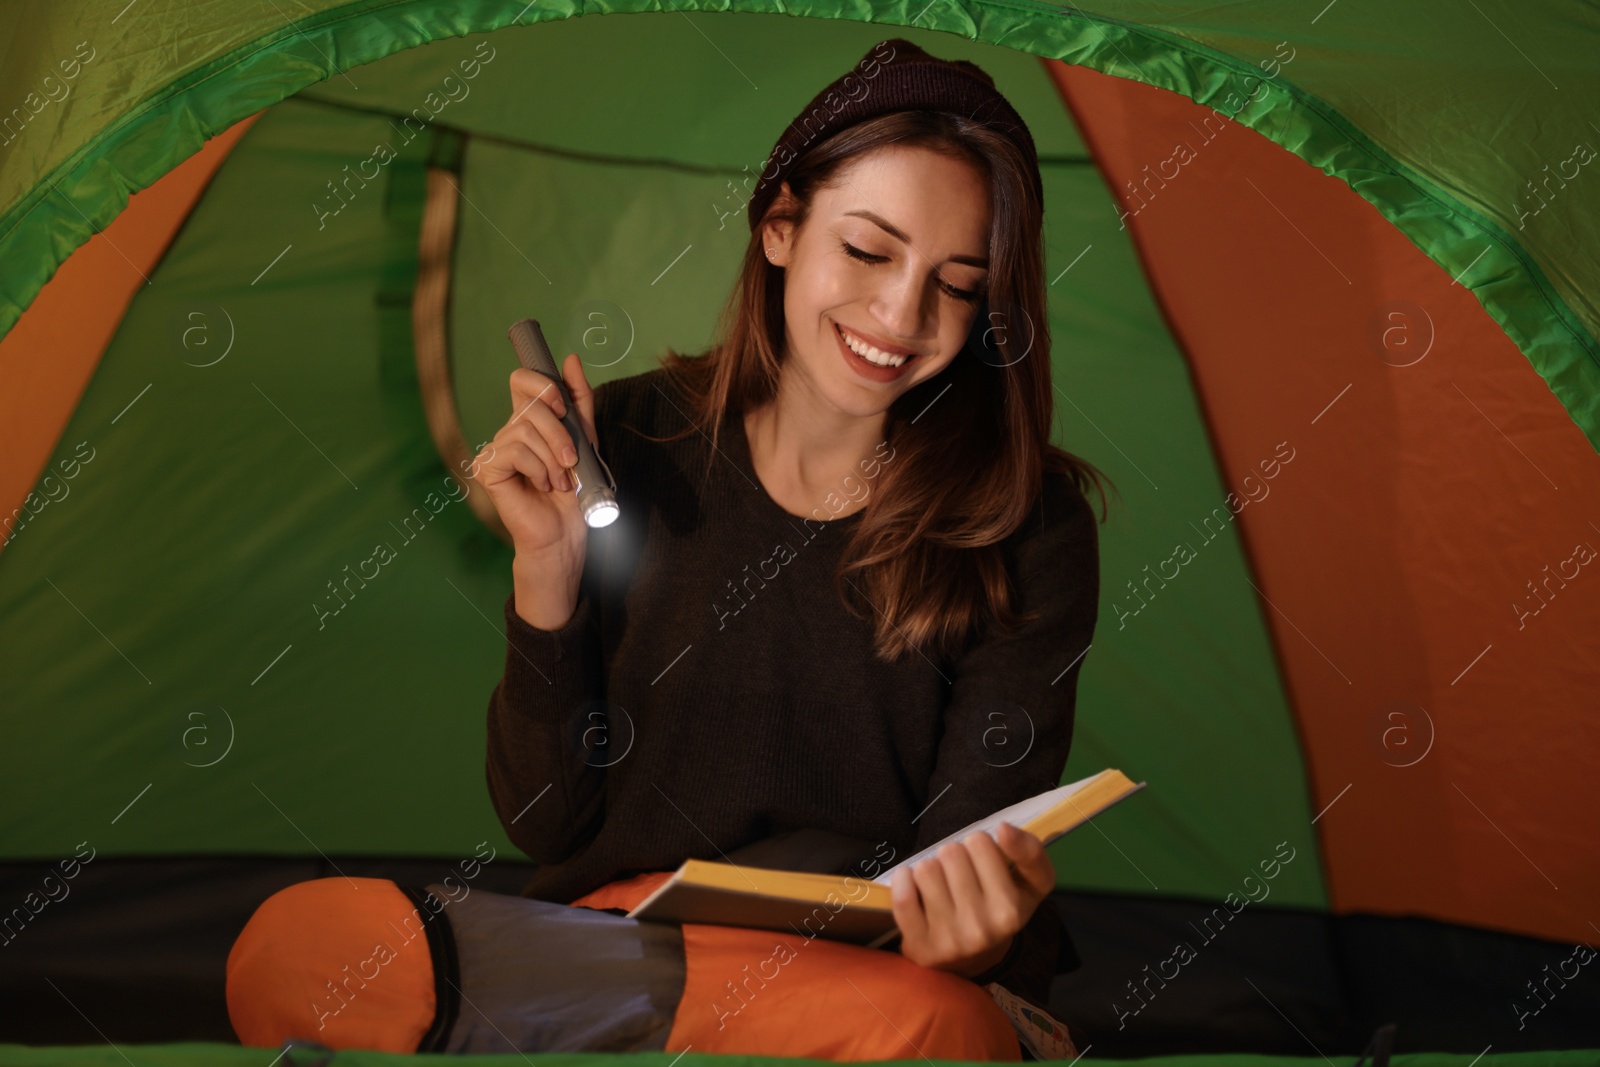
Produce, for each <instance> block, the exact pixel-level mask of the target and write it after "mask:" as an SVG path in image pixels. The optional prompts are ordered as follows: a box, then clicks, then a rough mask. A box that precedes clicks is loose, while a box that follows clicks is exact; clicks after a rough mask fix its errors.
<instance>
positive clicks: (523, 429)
mask: <svg viewBox="0 0 1600 1067" xmlns="http://www.w3.org/2000/svg"><path fill="white" fill-rule="evenodd" d="M544 417H545V418H547V419H548V418H554V416H553V415H551V414H550V412H549V411H548V410H547V411H545V412H544ZM560 425H561V424H560V423H556V426H557V427H560ZM502 435H503V437H504V439H505V440H506V441H514V442H517V443H519V444H521V445H523V446H524V447H525V448H527V449H528V450H529V451H530V452H532V453H533V454H534V455H535V456H537V457H538V459H539V462H540V463H542V464H543V465H544V467H545V473H546V477H545V478H544V479H543V480H542V481H541V480H540V479H538V478H534V479H531V480H532V482H533V484H535V485H537V486H539V487H540V488H541V489H545V490H546V491H547V492H550V491H553V490H557V489H568V488H571V486H570V484H569V482H570V479H569V477H568V475H567V468H568V467H570V466H571V464H568V463H563V462H561V457H560V456H558V455H557V454H556V452H555V450H554V449H553V448H552V447H551V444H550V441H549V439H548V438H546V437H545V436H544V433H543V432H542V430H541V429H539V428H536V427H535V426H534V425H533V424H532V423H531V422H529V421H528V420H526V419H524V420H522V421H520V422H515V423H512V424H511V425H510V426H507V427H506V428H505V429H504V430H503V431H501V434H497V435H496V440H499V439H500V438H501V436H502ZM563 440H570V438H566V437H563ZM568 447H570V446H568ZM547 487H548V488H547Z"/></svg>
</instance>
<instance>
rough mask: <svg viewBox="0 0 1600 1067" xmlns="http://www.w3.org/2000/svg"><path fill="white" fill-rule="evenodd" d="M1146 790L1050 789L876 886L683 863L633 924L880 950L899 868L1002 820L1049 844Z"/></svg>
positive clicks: (1105, 781) (1116, 778) (1105, 786)
mask: <svg viewBox="0 0 1600 1067" xmlns="http://www.w3.org/2000/svg"><path fill="white" fill-rule="evenodd" d="M1144 786H1145V783H1144V782H1133V781H1130V780H1129V779H1128V777H1127V776H1126V775H1125V774H1123V773H1122V772H1121V771H1119V770H1115V769H1109V768H1108V769H1106V770H1103V771H1101V772H1100V773H1099V774H1096V775H1092V776H1091V777H1088V778H1084V779H1083V780H1081V781H1077V782H1071V783H1069V784H1067V785H1062V786H1057V787H1056V788H1054V789H1047V790H1045V791H1044V792H1043V793H1040V794H1038V795H1037V796H1032V797H1029V798H1028V799H1027V800H1023V801H1019V802H1018V803H1016V804H1013V805H1011V806H1010V807H1008V808H1002V809H1001V810H999V811H997V812H995V813H994V814H992V815H989V816H987V817H986V818H983V819H979V820H978V821H977V822H974V823H970V824H969V825H967V826H963V827H962V828H961V829H960V830H957V831H956V832H955V833H953V834H951V835H950V836H948V837H946V838H943V839H942V840H939V841H935V842H934V843H933V844H931V845H929V846H928V847H927V848H925V849H923V850H922V851H921V852H918V853H916V854H915V855H913V856H910V857H908V858H907V859H905V860H902V861H901V862H900V863H897V864H895V865H894V866H893V867H890V868H888V869H887V870H885V871H884V872H883V873H882V874H880V875H878V877H876V878H873V879H871V880H867V879H864V878H857V877H854V876H852V875H837V874H807V873H803V872H799V871H774V870H768V869H765V868H761V867H744V866H738V865H736V864H732V863H720V862H716V861H713V860H684V861H683V865H682V866H681V867H679V868H678V869H677V870H676V871H675V872H673V875H672V877H671V878H669V879H667V880H666V881H665V882H663V883H662V884H661V885H660V886H658V887H657V888H656V890H655V892H653V893H651V894H650V895H649V896H648V897H646V898H645V899H644V900H642V901H640V902H639V904H638V906H637V907H635V908H634V909H633V910H632V911H630V912H628V918H630V919H650V920H656V921H662V922H684V923H707V924H712V925H720V926H750V927H756V928H758V929H763V930H789V931H792V932H794V933H796V934H800V935H801V936H803V937H817V936H821V937H826V938H830V939H832V940H836V941H849V942H853V943H855V944H860V945H866V946H867V947H869V948H876V947H877V946H879V945H881V944H883V943H885V942H886V941H888V940H890V939H891V938H892V937H894V936H895V934H897V933H898V932H899V931H898V929H897V928H896V927H895V923H894V907H893V903H892V901H891V898H890V889H889V886H890V879H891V878H892V877H893V875H894V872H895V871H896V870H898V869H900V868H901V867H905V866H908V865H910V864H913V863H916V862H917V861H918V860H921V859H925V858H927V857H928V856H931V855H933V853H934V852H936V851H937V850H938V849H939V848H940V846H942V845H944V844H945V843H946V842H949V841H959V840H960V839H961V838H964V837H966V836H967V835H968V834H970V833H973V832H974V831H977V830H983V831H986V832H988V833H989V834H991V835H992V834H993V833H994V832H995V830H996V829H997V828H998V827H999V825H1000V823H1002V822H1009V823H1011V824H1012V825H1014V826H1017V827H1020V828H1021V829H1023V830H1026V831H1028V832H1029V833H1031V834H1033V835H1034V836H1036V837H1037V838H1039V840H1040V841H1043V842H1044V843H1045V844H1047V845H1048V844H1049V843H1050V842H1052V841H1054V840H1055V839H1056V838H1058V837H1060V836H1061V835H1063V834H1065V833H1066V832H1067V831H1069V830H1071V829H1073V828H1074V827H1077V826H1081V825H1082V824H1083V823H1085V822H1088V821H1089V820H1090V819H1092V818H1093V817H1094V816H1096V815H1098V814H1099V813H1100V812H1102V811H1104V810H1106V809H1107V808H1109V807H1111V805H1113V804H1115V803H1117V802H1118V801H1121V800H1123V799H1125V798H1127V797H1129V796H1132V795H1133V794H1134V793H1137V792H1138V791H1139V790H1141V789H1143V788H1144Z"/></svg>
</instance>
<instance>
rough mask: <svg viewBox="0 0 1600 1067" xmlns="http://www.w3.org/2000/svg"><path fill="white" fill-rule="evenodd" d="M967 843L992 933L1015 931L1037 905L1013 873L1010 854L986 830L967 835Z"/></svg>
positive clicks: (983, 910)
mask: <svg viewBox="0 0 1600 1067" xmlns="http://www.w3.org/2000/svg"><path fill="white" fill-rule="evenodd" d="M966 845H967V853H968V855H969V856H970V857H971V861H972V869H973V877H974V879H975V881H976V882H977V884H978V885H979V886H980V887H981V893H982V901H981V903H982V913H983V915H984V917H985V918H984V921H985V923H986V924H987V926H988V928H989V930H990V931H991V932H993V933H995V934H999V935H1002V936H1003V935H1005V934H1013V933H1016V932H1017V931H1018V930H1020V929H1021V928H1022V924H1023V923H1024V922H1026V921H1027V917H1028V915H1030V914H1032V911H1031V908H1032V907H1033V906H1036V902H1035V900H1034V897H1033V894H1032V891H1031V890H1030V889H1029V888H1028V887H1027V886H1026V885H1025V884H1022V883H1019V882H1018V881H1017V879H1016V878H1015V877H1014V876H1013V875H1012V873H1011V860H1010V858H1009V857H1007V856H1006V854H1005V853H1004V852H1002V851H1000V846H999V845H997V844H995V841H994V838H992V837H990V836H989V835H988V834H987V833H984V832H982V831H979V832H978V833H975V834H971V835H969V836H968V838H967V840H966Z"/></svg>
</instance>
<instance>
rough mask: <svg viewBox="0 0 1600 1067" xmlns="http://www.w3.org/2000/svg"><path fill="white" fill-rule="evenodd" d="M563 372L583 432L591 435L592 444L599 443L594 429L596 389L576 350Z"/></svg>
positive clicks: (568, 357) (571, 354)
mask: <svg viewBox="0 0 1600 1067" xmlns="http://www.w3.org/2000/svg"><path fill="white" fill-rule="evenodd" d="M561 373H562V377H563V378H564V379H566V383H567V388H568V389H570V390H571V391H572V401H573V403H575V404H577V405H578V419H579V421H580V422H582V423H583V432H584V433H585V434H587V435H588V436H589V443H590V444H591V445H598V443H599V440H600V439H599V438H598V437H597V436H596V435H595V429H594V390H593V389H591V388H589V378H588V376H587V375H585V374H584V373H583V359H582V357H580V356H579V355H578V353H576V352H572V353H569V354H568V355H567V362H566V365H565V366H564V367H563V368H562V372H561Z"/></svg>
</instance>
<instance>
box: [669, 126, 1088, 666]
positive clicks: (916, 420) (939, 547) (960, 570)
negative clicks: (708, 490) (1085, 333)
mask: <svg viewBox="0 0 1600 1067" xmlns="http://www.w3.org/2000/svg"><path fill="white" fill-rule="evenodd" d="M888 145H901V146H912V145H915V146H920V147H925V148H929V149H932V150H934V151H937V152H940V153H942V154H945V155H948V156H951V157H952V158H956V159H963V160H966V161H968V162H970V163H972V164H973V165H974V166H976V167H977V168H978V169H979V170H980V172H981V173H984V174H986V175H987V176H988V178H989V189H990V211H991V215H990V218H991V220H992V229H991V234H990V239H989V284H988V287H987V291H988V299H987V301H986V302H985V304H984V305H983V307H982V308H981V309H980V314H982V313H983V312H984V311H991V310H992V312H993V316H992V320H991V322H989V323H984V322H977V321H975V323H974V328H975V334H974V335H976V332H983V331H988V334H989V338H990V340H991V344H992V346H993V348H992V349H991V351H993V350H994V349H998V351H999V353H1000V355H999V357H998V358H989V359H982V358H979V357H978V356H977V355H975V354H974V353H973V352H972V351H963V352H962V353H961V354H960V355H958V356H957V357H956V358H955V360H953V361H952V362H951V363H950V365H949V366H948V367H946V368H945V370H943V371H942V372H940V373H939V374H938V375H936V376H934V377H933V378H930V379H928V380H927V381H924V382H921V383H919V384H918V385H916V386H915V387H913V388H911V389H909V390H907V391H906V392H905V393H904V394H902V395H901V396H900V397H898V398H897V399H896V400H895V402H894V403H893V404H891V405H890V406H889V409H888V411H887V413H886V414H885V418H884V433H885V435H886V438H887V440H888V443H889V444H890V446H891V447H892V448H893V449H894V451H893V453H892V455H893V462H890V463H887V464H884V465H882V466H881V467H880V468H879V473H878V474H877V476H876V479H875V481H876V482H877V484H876V486H875V487H874V491H873V492H872V494H871V496H870V497H869V498H868V501H867V505H866V509H865V514H863V515H862V516H861V522H860V523H858V524H857V525H856V527H855V529H854V531H853V532H852V535H851V538H850V540H849V542H848V543H847V544H846V545H845V547H844V549H843V551H842V553H841V555H840V560H839V566H838V568H837V570H836V571H835V573H834V586H835V589H836V591H837V592H838V594H839V597H840V599H841V600H842V601H843V602H844V605H845V607H846V609H847V610H848V611H850V612H851V613H853V614H855V615H856V616H857V617H860V618H870V619H874V620H876V630H875V635H874V646H873V650H874V654H875V655H876V656H877V657H878V658H879V659H880V660H885V661H888V660H894V659H898V658H899V657H901V656H903V655H905V654H906V653H908V652H910V651H912V650H914V649H916V650H921V651H922V653H923V654H924V655H943V654H951V653H954V652H956V651H958V650H959V649H960V648H961V647H962V646H963V644H964V643H965V641H966V640H967V639H968V637H969V635H970V634H972V633H973V632H974V631H976V630H977V629H979V628H981V627H982V626H983V625H984V623H985V621H986V620H988V621H990V622H992V624H993V625H996V626H998V627H1000V628H1001V629H1002V630H1009V629H1010V628H1012V627H1013V626H1016V625H1018V624H1019V623H1020V622H1022V621H1024V620H1023V618H1022V617H1020V616H1019V615H1018V614H1017V613H1016V611H1015V610H1014V608H1013V606H1012V604H1013V601H1012V593H1011V590H1010V589H1009V587H1008V584H1009V583H1008V582H1007V579H1006V570H1005V561H1004V556H1003V546H1002V545H1001V543H1000V542H1002V541H1003V540H1004V539H1005V538H1007V537H1008V536H1010V535H1011V534H1012V533H1013V532H1015V531H1016V530H1017V528H1018V527H1019V526H1020V525H1021V524H1022V522H1023V521H1024V520H1025V519H1026V518H1027V516H1028V515H1029V513H1030V512H1031V511H1032V510H1033V509H1034V507H1035V506H1036V504H1037V501H1038V496H1039V493H1040V488H1041V484H1042V478H1043V474H1044V472H1045V471H1047V470H1048V471H1054V472H1057V473H1064V474H1067V475H1068V476H1069V477H1070V478H1071V479H1072V481H1073V484H1074V485H1076V486H1077V488H1078V491H1079V492H1081V493H1083V494H1084V495H1085V496H1087V494H1088V489H1089V486H1090V484H1093V485H1094V486H1095V488H1096V490H1097V491H1098V492H1099V495H1100V503H1101V518H1100V520H1099V521H1101V522H1104V521H1105V513H1106V502H1105V488H1104V486H1103V485H1101V484H1100V482H1101V479H1105V481H1106V482H1109V481H1110V479H1109V478H1108V477H1106V475H1104V473H1103V472H1101V471H1100V470H1099V469H1098V468H1096V467H1094V466H1093V465H1092V464H1090V463H1089V462H1088V461H1086V460H1083V459H1081V458H1079V457H1077V456H1074V455H1073V454H1071V453H1069V452H1066V451H1063V450H1062V449H1060V448H1057V447H1056V446H1054V445H1053V444H1051V443H1050V428H1051V422H1052V418H1053V411H1054V403H1053V395H1052V385H1051V379H1050V335H1049V328H1048V325H1047V321H1046V317H1045V286H1044V234H1043V211H1044V208H1043V205H1042V204H1041V203H1040V202H1039V199H1038V196H1037V195H1036V194H1035V193H1034V190H1033V186H1032V182H1031V179H1030V178H1029V176H1028V173H1027V170H1026V168H1027V167H1028V166H1029V164H1028V162H1027V160H1026V159H1025V157H1024V156H1023V155H1022V154H1021V153H1020V152H1019V151H1018V150H1017V148H1016V146H1015V145H1014V144H1013V143H1012V142H1011V141H1010V140H1008V139H1007V138H1005V137H1003V136H1001V135H1000V134H997V133H996V132H994V131H993V130H991V129H990V128H988V127H986V126H984V125H982V124H980V123H978V122H975V121H973V120H971V119H969V118H967V117H965V116H962V115H956V114H953V113H950V112H943V111H896V112H893V113H890V114H887V115H882V116H879V117H877V118H874V119H869V120H867V121H864V122H861V123H857V124H856V125H853V126H850V127H848V128H847V129H844V130H841V131H840V132H839V133H837V134H835V135H834V136H833V137H830V138H829V139H828V140H826V141H823V142H822V143H820V144H818V145H817V146H816V147H814V148H812V149H811V150H809V151H808V152H806V154H805V155H804V156H803V157H801V158H800V159H799V160H797V161H796V163H795V166H794V169H793V170H792V171H791V173H790V174H789V176H788V179H787V180H788V183H789V188H790V190H791V192H792V193H793V197H792V198H783V197H779V198H778V199H777V201H775V202H774V203H773V204H772V205H771V206H770V207H769V208H768V210H767V213H766V215H765V217H764V218H763V219H761V220H760V222H761V223H763V224H764V223H765V222H768V221H775V220H781V219H787V220H789V221H791V222H792V223H793V224H794V226H795V227H796V229H798V228H799V227H800V226H802V225H804V223H805V221H806V218H807V217H808V215H809V213H810V208H811V201H812V197H813V196H814V195H815V193H816V191H817V190H818V189H819V188H821V187H824V186H827V185H830V184H832V182H830V179H831V178H833V176H834V175H835V173H836V172H837V171H838V170H839V169H840V168H841V167H843V166H844V165H845V164H846V163H848V162H849V161H850V160H852V159H854V158H855V157H857V156H859V155H861V154H863V153H866V152H870V151H873V150H874V149H878V148H883V147H886V146H888ZM762 228H763V227H762V225H757V226H756V227H755V229H754V230H753V232H752V234H751V239H750V242H749V244H748V245H747V246H746V248H745V255H744V264H743V266H742V267H741V269H740V271H739V277H738V280H737V282H736V284H735V285H734V287H733V291H732V293H731V294H730V295H729V298H728V300H727V303H726V304H725V305H724V307H723V309H722V312H721V315H720V317H719V319H718V324H717V332H716V336H717V338H718V340H717V341H716V342H715V343H713V344H712V346H711V347H710V348H709V349H708V350H707V351H706V352H704V353H702V354H699V355H694V356H685V355H681V354H679V353H678V352H676V351H673V350H671V349H668V351H667V354H666V355H665V356H664V357H662V360H661V365H662V367H663V368H664V369H665V371H666V373H667V376H668V378H669V380H670V381H671V382H672V383H673V384H674V385H676V386H677V388H678V390H679V391H680V392H681V393H682V394H683V395H684V396H685V397H686V398H687V399H688V400H689V404H690V407H691V409H692V411H691V412H690V418H691V419H692V420H693V423H694V424H693V425H690V426H688V427H686V428H685V429H684V430H683V431H682V432H680V433H677V434H673V435H671V436H669V437H665V438H658V439H656V440H661V441H671V440H676V439H677V438H679V437H683V436H686V435H688V434H690V433H694V432H697V431H699V432H705V433H707V434H709V435H710V437H711V440H712V445H713V447H712V448H711V449H710V450H708V452H707V474H708V475H709V472H710V468H711V464H712V459H713V457H714V456H715V455H716V454H717V448H716V442H717V435H718V430H719V429H720V427H721V426H722V424H723V420H724V419H725V418H727V417H728V416H730V415H731V416H734V417H742V416H743V414H744V413H745V412H747V411H750V410H753V409H755V408H759V407H761V406H762V405H763V404H765V403H767V402H769V401H771V400H772V399H773V398H774V397H775V396H776V394H777V389H778V375H779V368H780V367H781V365H782V358H781V353H782V351H783V346H784V318H783V287H784V275H783V271H782V270H781V269H780V268H778V267H775V266H773V265H772V264H771V263H769V262H768V261H767V258H766V255H765V249H764V247H763V246H764V242H763V240H762ZM1016 325H1021V326H1023V327H1024V328H1025V332H1028V334H1029V339H1030V340H1031V345H1030V346H1029V350H1027V351H1023V350H1022V348H1021V346H1022V341H1023V338H1021V337H1017V336H1013V335H1014V334H1016V333H1017V332H1018V330H1017V329H1016ZM947 386H948V387H949V388H948V389H947ZM945 394H948V395H947V396H946V395H945ZM941 396H944V399H943V401H942V402H937V403H936V402H935V401H936V399H938V398H940V397H941ZM1113 488H1115V487H1114V486H1113ZM1033 617H1034V616H1033V615H1029V616H1028V618H1029V619H1031V618H1033Z"/></svg>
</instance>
